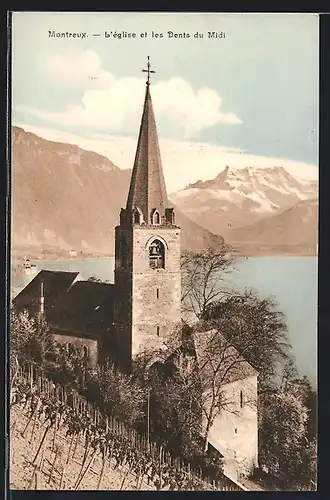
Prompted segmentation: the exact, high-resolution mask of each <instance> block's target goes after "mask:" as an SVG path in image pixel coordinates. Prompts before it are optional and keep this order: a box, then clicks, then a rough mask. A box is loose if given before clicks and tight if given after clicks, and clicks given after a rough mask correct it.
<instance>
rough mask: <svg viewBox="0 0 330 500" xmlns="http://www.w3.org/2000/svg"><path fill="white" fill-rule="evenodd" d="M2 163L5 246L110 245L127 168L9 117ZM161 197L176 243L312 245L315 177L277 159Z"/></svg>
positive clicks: (306, 248) (277, 249) (39, 250)
mask: <svg viewBox="0 0 330 500" xmlns="http://www.w3.org/2000/svg"><path fill="white" fill-rule="evenodd" d="M11 171H12V173H11V177H12V182H11V186H12V197H11V199H12V218H11V232H12V252H13V253H14V254H15V253H16V254H17V255H22V254H28V255H40V256H54V255H57V256H62V255H67V254H68V252H69V250H70V249H75V250H77V252H82V254H83V255H92V256H96V255H113V253H114V227H115V226H116V225H117V224H118V223H119V213H120V209H121V207H124V206H125V204H126V198H127V193H128V187H129V181H130V176H131V170H130V169H127V170H122V169H120V168H119V167H117V166H116V165H115V164H114V163H112V162H111V161H110V160H109V159H108V158H106V157H104V156H102V155H99V154H97V153H94V152H91V151H85V150H83V149H81V148H79V147H78V146H75V145H72V144H66V143H59V142H53V141H48V140H45V139H43V138H41V137H39V136H37V135H35V134H33V133H30V132H26V131H24V130H23V129H22V128H19V127H13V128H12V169H11ZM169 198H170V200H171V202H172V204H173V205H174V206H175V208H176V217H177V223H178V225H180V226H181V228H182V247H183V248H184V249H191V250H200V249H203V248H206V247H209V246H213V247H216V246H219V245H220V244H221V243H223V241H224V238H225V240H226V241H227V242H228V243H230V244H231V245H232V246H234V248H236V249H237V250H238V251H239V252H242V253H245V254H247V253H248V254H260V253H266V254H270V253H271V254H274V253H275V254H278V253H294V254H297V253H298V254H304V255H305V254H308V255H315V254H316V241H317V211H318V210H317V207H318V204H317V181H310V180H304V179H299V178H298V177H295V176H293V175H291V174H289V173H288V172H287V171H286V170H285V169H284V168H282V167H279V166H274V167H271V168H263V169H257V168H252V167H247V168H245V169H233V168H230V167H226V168H225V169H224V170H223V171H222V172H220V173H219V174H218V175H217V176H216V177H215V178H214V179H212V180H208V181H197V182H195V183H193V184H189V185H188V186H187V187H186V188H184V189H182V190H180V191H178V192H176V193H172V194H171V195H170V196H169ZM223 237H224V238H223Z"/></svg>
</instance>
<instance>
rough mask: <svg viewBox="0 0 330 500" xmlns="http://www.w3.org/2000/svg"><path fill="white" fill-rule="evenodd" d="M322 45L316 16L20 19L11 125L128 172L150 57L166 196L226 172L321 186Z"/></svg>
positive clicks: (15, 24)
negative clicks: (248, 170)
mask: <svg viewBox="0 0 330 500" xmlns="http://www.w3.org/2000/svg"><path fill="white" fill-rule="evenodd" d="M53 32H54V34H55V36H50V33H51V34H52V33H53ZM66 32H68V33H76V34H77V36H76V37H70V38H67V37H65V38H63V37H57V36H56V34H57V33H59V34H61V33H66ZM208 32H210V33H212V32H214V33H215V35H214V36H213V37H211V38H210V37H209V35H208ZM78 34H79V35H80V36H78ZM82 34H85V35H84V36H82ZM94 34H98V35H99V36H93V35H94ZM129 34H131V35H132V34H135V38H134V37H133V36H131V37H128V35H129ZM196 34H197V36H195V35H196ZM221 34H222V35H221ZM224 34H225V36H223V35H224ZM106 35H107V36H106ZM156 35H158V36H156ZM178 35H180V36H178ZM188 35H189V37H188ZM201 35H203V36H201ZM216 35H218V36H216ZM318 38H319V37H318V16H317V15H316V14H247V13H244V14H216V13H212V14H202V13H197V14H187V13H110V12H107V13H90V12H87V13H76V12H75V13H67V12H66V13H65V12H59V13H56V12H48V13H37V12H26V13H25V12H16V13H13V19H12V124H13V125H17V126H20V127H22V128H24V129H25V130H27V131H31V132H34V133H36V134H38V135H40V136H42V137H44V138H45V139H48V140H56V141H61V142H68V143H73V144H77V145H78V146H80V147H81V148H83V149H87V150H91V151H95V152H97V153H100V154H103V155H105V156H107V157H108V158H109V159H110V160H111V161H113V162H114V163H115V164H116V165H117V166H118V167H120V168H132V166H133V162H134V155H135V149H136V142H137V135H138V131H139V124H140V120H141V113H142V107H143V99H144V92H145V80H146V74H145V73H142V71H141V70H142V69H144V68H146V63H147V56H150V61H151V68H152V69H153V70H155V71H156V73H155V74H153V75H152V77H151V95H152V100H153V105H154V111H155V116H156V122H157V128H158V135H159V140H160V147H161V155H162V162H163V168H164V174H165V179H166V183H167V190H168V192H169V193H171V192H173V191H177V190H178V189H182V188H184V187H185V186H186V185H188V184H189V183H191V182H195V181H196V180H198V179H202V180H207V179H211V178H213V177H215V176H216V175H217V174H218V173H219V172H220V171H221V170H223V169H224V168H225V166H226V165H229V166H231V167H235V168H243V167H248V166H252V167H260V168H263V167H275V166H283V167H285V168H286V169H287V170H288V171H289V172H290V173H293V174H294V175H297V176H299V177H302V178H307V179H316V178H317V177H318V167H317V165H318V87H319V83H318V74H319V70H318V64H319V50H318Z"/></svg>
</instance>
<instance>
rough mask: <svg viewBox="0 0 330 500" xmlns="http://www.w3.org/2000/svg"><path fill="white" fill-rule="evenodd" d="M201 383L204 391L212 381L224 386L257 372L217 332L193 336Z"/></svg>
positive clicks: (197, 333)
mask: <svg viewBox="0 0 330 500" xmlns="http://www.w3.org/2000/svg"><path fill="white" fill-rule="evenodd" d="M193 337H194V345H195V351H196V356H197V361H198V365H199V369H200V375H201V382H202V386H203V388H204V389H205V390H207V389H209V388H210V384H211V382H212V380H213V379H215V380H216V382H217V384H221V385H225V384H229V383H231V382H235V381H236V380H242V379H245V378H247V377H250V376H256V375H258V372H257V371H256V370H255V369H254V368H253V367H252V366H251V365H250V363H248V362H247V361H246V360H245V359H244V357H243V356H242V355H241V354H240V353H239V352H238V351H237V350H236V349H235V347H233V346H232V345H231V344H230V343H229V342H228V341H227V340H226V339H225V337H224V336H223V335H221V333H219V332H218V331H217V330H215V329H213V330H209V331H206V332H195V333H194V334H193Z"/></svg>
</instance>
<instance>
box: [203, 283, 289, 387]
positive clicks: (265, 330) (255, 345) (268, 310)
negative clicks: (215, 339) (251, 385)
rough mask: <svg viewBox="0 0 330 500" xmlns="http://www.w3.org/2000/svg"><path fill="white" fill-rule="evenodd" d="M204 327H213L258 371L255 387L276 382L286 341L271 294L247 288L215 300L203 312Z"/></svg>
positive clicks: (284, 327) (285, 359)
mask: <svg viewBox="0 0 330 500" xmlns="http://www.w3.org/2000/svg"><path fill="white" fill-rule="evenodd" d="M203 328H204V329H205V330H207V329H211V328H216V329H217V330H218V331H220V332H221V333H222V335H223V336H224V337H225V338H226V339H227V340H228V341H229V342H230V343H231V344H232V345H233V346H234V347H235V348H236V349H237V350H238V351H239V352H240V353H241V354H242V355H243V356H244V357H245V358H246V359H247V361H249V363H251V364H252V365H253V366H254V367H255V368H256V369H257V370H258V372H259V374H260V375H259V389H260V390H262V389H264V388H265V389H267V388H269V387H273V386H274V385H276V384H277V383H278V375H279V368H280V366H284V364H285V363H288V361H289V358H290V348H291V346H290V343H289V340H288V332H287V325H286V320H285V316H284V315H283V313H282V312H281V311H280V310H279V309H278V304H277V303H276V301H275V300H274V299H273V298H272V297H267V298H260V297H259V296H258V294H256V293H255V292H253V291H251V290H246V291H245V292H244V293H232V294H231V295H230V297H226V298H225V299H224V300H220V301H215V302H213V303H212V304H210V306H209V307H208V308H207V310H206V312H205V314H204V316H203Z"/></svg>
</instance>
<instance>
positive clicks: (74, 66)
mask: <svg viewBox="0 0 330 500" xmlns="http://www.w3.org/2000/svg"><path fill="white" fill-rule="evenodd" d="M101 64H102V62H101V58H100V56H99V55H98V54H97V53H96V52H94V51H93V50H85V51H84V52H75V51H74V52H73V51H70V52H66V53H65V54H50V55H47V56H45V57H44V58H43V59H42V61H41V66H42V72H43V74H44V75H45V76H46V77H47V78H48V79H49V80H50V81H51V82H52V83H53V84H54V83H55V84H56V85H63V86H69V87H74V88H79V89H87V88H107V87H109V86H110V85H112V83H113V80H114V77H113V75H112V74H111V73H109V72H108V71H106V70H104V69H102V68H101Z"/></svg>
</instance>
